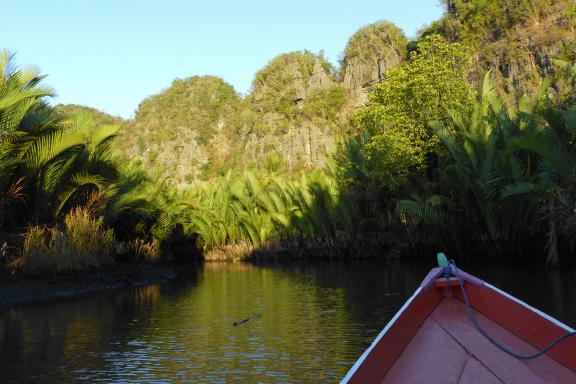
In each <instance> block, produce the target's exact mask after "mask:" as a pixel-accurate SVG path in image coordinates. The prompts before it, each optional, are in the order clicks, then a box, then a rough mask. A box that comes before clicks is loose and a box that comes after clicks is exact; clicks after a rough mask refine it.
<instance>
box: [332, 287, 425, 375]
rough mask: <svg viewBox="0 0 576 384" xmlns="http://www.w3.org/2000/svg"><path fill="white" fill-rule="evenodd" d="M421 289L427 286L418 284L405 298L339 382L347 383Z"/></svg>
mask: <svg viewBox="0 0 576 384" xmlns="http://www.w3.org/2000/svg"><path fill="white" fill-rule="evenodd" d="M423 289H429V287H426V288H422V287H421V286H420V287H418V288H417V289H416V291H414V293H413V294H412V296H410V298H409V299H408V300H406V302H405V303H404V305H403V306H402V307H401V308H400V309H399V310H398V312H396V314H395V315H394V317H392V319H390V321H389V322H388V324H386V326H385V327H384V329H382V330H381V331H380V333H379V334H378V336H376V338H375V339H374V340H373V341H372V343H371V344H370V346H369V347H368V348H366V350H364V353H362V355H360V357H359V358H358V360H356V362H355V363H354V365H353V366H352V368H350V370H349V371H348V373H347V374H346V376H344V378H343V379H342V380H341V381H340V384H346V383H348V381H350V379H351V378H352V376H354V374H355V373H356V371H357V370H358V368H360V367H361V366H362V364H364V361H365V360H366V358H367V357H368V355H369V354H370V352H372V350H373V349H374V348H375V347H376V346H377V345H378V343H380V340H382V338H383V337H384V336H385V335H386V334H387V333H388V331H389V330H390V328H392V326H393V325H394V324H395V323H396V321H397V320H398V319H399V318H400V316H402V314H403V313H404V312H405V311H406V309H407V308H408V307H409V306H410V305H411V304H412V302H413V301H414V300H415V299H416V297H418V296H419V295H420V294H421V293H422V290H423Z"/></svg>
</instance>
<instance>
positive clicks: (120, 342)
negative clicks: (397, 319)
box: [0, 262, 576, 383]
mask: <svg viewBox="0 0 576 384" xmlns="http://www.w3.org/2000/svg"><path fill="white" fill-rule="evenodd" d="M430 266H431V265H421V264H420V265H407V264H399V263H394V264H385V263H378V262H351V263H347V262H322V263H306V264H292V265H290V266H278V265H268V266H254V265H248V264H207V265H204V266H200V267H197V270H196V271H193V270H192V271H190V273H187V274H186V276H185V277H183V278H181V279H178V280H175V281H171V282H169V283H166V284H163V285H160V286H159V285H152V286H147V287H143V288H137V289H131V290H124V291H114V292H107V293H101V294H98V295H93V296H84V297H80V298H75V299H68V300H63V301H51V302H45V303H40V304H32V305H26V306H17V307H14V308H10V309H7V310H3V311H0V382H2V383H12V382H14V383H24V382H45V383H55V382H69V383H72V382H74V383H75V382H195V383H225V382H228V383H239V382H246V383H257V382H261V383H299V382H303V383H322V382H328V383H333V382H337V381H338V380H339V379H340V378H341V377H342V376H344V375H345V373H346V372H347V371H348V369H349V368H350V367H351V365H352V364H353V363H354V361H355V360H356V359H357V358H358V356H359V355H360V354H361V353H362V352H363V350H364V349H365V348H366V347H367V346H368V345H369V344H370V342H371V340H372V339H373V338H374V336H375V335H376V334H377V333H378V332H379V331H380V329H381V328H382V327H383V326H384V325H385V324H386V322H387V320H389V319H390V318H391V316H393V314H394V312H395V311H396V310H397V309H398V308H399V307H400V306H401V305H402V304H403V303H404V301H405V300H406V298H407V297H409V296H410V295H411V293H412V291H413V290H414V289H415V288H416V287H417V286H418V285H419V283H420V281H421V280H422V278H423V276H424V274H425V273H426V272H427V271H428V269H429V267H430ZM468 271H469V272H472V273H474V274H476V275H478V276H479V277H482V278H484V279H486V280H488V281H489V282H491V283H493V284H494V285H496V286H498V287H500V288H503V289H505V290H507V291H508V292H510V293H512V294H513V295H516V296H517V297H519V298H521V299H523V300H525V301H527V302H528V303H529V304H531V305H534V306H536V307H538V308H539V309H541V310H543V311H545V312H548V313H550V314H552V315H553V316H555V317H557V318H558V319H560V320H561V321H564V322H565V323H567V324H569V325H571V326H572V327H574V326H576V305H574V304H575V303H576V278H575V277H576V272H575V271H574V270H567V269H562V270H560V271H557V272H546V271H545V270H544V269H541V268H531V267H528V266H523V267H521V268H520V267H519V266H518V265H516V266H514V267H502V266H500V267H496V266H492V267H477V268H468ZM257 314H262V316H261V317H259V318H257V319H254V320H252V321H249V322H247V323H244V324H242V325H240V326H237V327H234V326H233V323H234V322H235V321H238V320H241V319H244V318H247V317H250V316H254V315H257Z"/></svg>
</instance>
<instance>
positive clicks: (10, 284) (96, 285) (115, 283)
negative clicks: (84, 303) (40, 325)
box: [0, 264, 179, 309]
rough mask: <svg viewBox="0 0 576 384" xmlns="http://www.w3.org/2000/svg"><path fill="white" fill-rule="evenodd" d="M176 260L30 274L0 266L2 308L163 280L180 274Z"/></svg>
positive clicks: (0, 306)
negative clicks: (168, 262) (38, 274)
mask: <svg viewBox="0 0 576 384" xmlns="http://www.w3.org/2000/svg"><path fill="white" fill-rule="evenodd" d="M178 274H179V273H178V269H177V268H176V267H175V265H174V264H161V265H140V264H117V265H114V266H112V267H108V268H104V269H99V270H93V271H81V272H74V273H66V274H58V275H44V276H30V275H25V274H21V273H18V272H16V273H12V272H11V271H9V270H7V269H3V268H0V309H1V308H6V307H9V306H12V305H15V304H23V303H30V302H35V301H42V300H49V299H59V298H65V297H72V296H79V295H82V294H86V293H92V292H97V291H102V290H109V289H118V288H127V287H137V286H142V285H147V284H153V283H161V282H164V281H167V280H170V279H173V278H175V277H177V276H178Z"/></svg>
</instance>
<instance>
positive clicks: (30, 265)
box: [13, 207, 116, 272]
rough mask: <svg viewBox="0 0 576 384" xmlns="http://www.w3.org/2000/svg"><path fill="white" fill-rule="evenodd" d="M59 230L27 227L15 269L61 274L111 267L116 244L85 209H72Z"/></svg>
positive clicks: (110, 231) (110, 233)
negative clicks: (109, 265) (63, 225)
mask: <svg viewBox="0 0 576 384" xmlns="http://www.w3.org/2000/svg"><path fill="white" fill-rule="evenodd" d="M64 224H65V227H64V231H62V230H60V229H58V228H46V227H36V226H35V227H30V228H29V229H28V231H27V233H26V236H25V239H24V247H23V250H22V256H21V258H20V259H18V260H17V261H16V262H15V263H13V264H14V265H13V266H14V267H20V268H22V269H23V270H24V271H26V272H63V271H69V270H82V269H89V268H97V267H101V266H103V265H106V264H111V263H112V262H113V261H114V259H113V257H114V250H115V249H116V242H115V240H114V233H113V231H112V230H111V229H106V228H104V226H103V223H102V218H98V219H95V218H94V217H92V215H91V214H90V212H89V211H88V210H87V209H85V208H81V207H78V208H75V209H73V210H72V211H71V212H70V213H68V214H67V215H66V217H65V219H64Z"/></svg>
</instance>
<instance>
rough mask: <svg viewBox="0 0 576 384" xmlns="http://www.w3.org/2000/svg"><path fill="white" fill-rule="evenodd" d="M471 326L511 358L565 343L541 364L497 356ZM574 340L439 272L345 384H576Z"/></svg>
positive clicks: (536, 314)
mask: <svg viewBox="0 0 576 384" xmlns="http://www.w3.org/2000/svg"><path fill="white" fill-rule="evenodd" d="M446 272H448V273H449V275H448V274H446ZM444 276H446V277H444ZM462 290H464V294H463V291H462ZM466 301H468V303H469V307H467V305H466ZM575 304H576V303H575ZM469 311H470V312H471V313H469ZM472 318H474V320H473V319H472ZM474 321H476V322H477V324H478V327H479V328H480V329H481V330H482V331H484V332H485V333H486V334H487V335H488V336H487V337H490V338H492V339H493V340H494V342H495V343H496V344H500V346H502V347H503V348H505V349H506V348H507V349H509V350H512V353H518V354H523V355H530V354H535V353H537V352H538V351H539V350H540V349H543V348H545V347H546V346H548V345H549V344H550V342H551V341H553V340H555V339H556V338H559V337H563V339H562V340H561V341H558V342H557V343H555V344H554V346H552V347H551V348H550V349H548V350H547V351H546V353H544V354H542V355H540V356H539V357H536V358H533V359H529V360H527V359H522V358H518V357H514V356H511V355H510V354H509V353H507V352H505V351H503V350H502V349H500V347H498V346H497V345H496V344H494V343H493V342H492V341H490V340H489V339H488V338H487V337H486V336H484V335H483V334H482V333H481V330H479V329H478V328H477V327H476V325H475V324H474ZM574 332H575V331H574V329H572V328H570V327H568V326H566V325H564V324H562V323H561V322H559V321H558V320H556V319H554V318H552V317H550V316H548V315H546V314H545V313H542V312H541V311H539V310H537V309H535V308H532V307H531V306H529V305H527V304H526V303H524V302H522V301H520V300H518V299H517V298H515V297H513V296H511V295H509V294H507V293H506V292H503V291H501V290H499V289H498V288H496V287H493V286H492V285H490V284H488V283H486V282H484V281H482V280H480V279H478V278H476V277H474V276H472V275H470V274H467V273H465V272H464V271H461V270H456V269H455V267H454V269H452V270H450V268H447V267H438V268H435V269H433V270H432V271H430V273H429V274H428V275H427V276H426V278H425V279H424V281H422V284H421V285H420V287H419V288H418V289H417V290H416V292H415V293H414V294H413V295H412V297H410V299H408V301H407V302H406V303H405V304H404V306H403V307H402V308H401V309H400V311H398V313H397V314H396V315H395V316H394V317H393V318H392V320H391V321H390V322H389V323H388V325H386V327H385V328H384V329H383V330H382V331H381V332H380V334H379V335H378V336H377V337H376V339H375V340H374V342H373V343H372V345H370V347H369V348H368V349H367V350H366V351H365V352H364V353H363V354H362V356H361V357H360V358H359V359H358V361H357V362H356V364H354V366H353V367H352V368H351V369H350V371H349V372H348V374H347V375H346V377H344V379H343V380H342V381H341V384H343V383H347V384H352V383H363V384H367V383H454V384H456V383H521V384H527V383H554V384H560V383H570V384H575V383H576V337H569V335H570V336H573V335H574Z"/></svg>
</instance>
